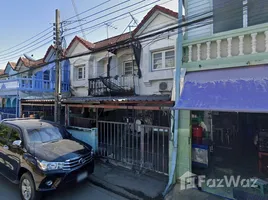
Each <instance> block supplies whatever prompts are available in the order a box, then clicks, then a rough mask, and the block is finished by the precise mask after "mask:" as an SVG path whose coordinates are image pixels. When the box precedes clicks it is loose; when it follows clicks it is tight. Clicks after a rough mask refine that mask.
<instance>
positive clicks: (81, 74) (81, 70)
mask: <svg viewBox="0 0 268 200" xmlns="http://www.w3.org/2000/svg"><path fill="white" fill-rule="evenodd" d="M85 74H86V73H85V67H78V68H77V79H78V80H81V79H85Z"/></svg>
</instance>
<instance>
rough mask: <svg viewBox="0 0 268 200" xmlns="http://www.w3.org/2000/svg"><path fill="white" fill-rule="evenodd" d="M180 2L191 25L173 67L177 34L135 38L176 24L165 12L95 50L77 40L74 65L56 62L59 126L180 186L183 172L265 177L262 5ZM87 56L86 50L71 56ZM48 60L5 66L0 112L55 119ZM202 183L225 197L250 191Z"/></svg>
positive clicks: (267, 26) (49, 56)
mask: <svg viewBox="0 0 268 200" xmlns="http://www.w3.org/2000/svg"><path fill="white" fill-rule="evenodd" d="M183 2H184V9H185V18H184V19H185V22H184V23H186V24H185V25H187V27H185V29H184V33H183V37H184V39H183V42H182V44H181V45H182V46H183V51H182V52H183V59H182V61H179V62H178V61H176V56H175V55H176V52H177V51H176V50H177V35H178V31H176V30H174V31H167V32H164V33H163V34H161V35H158V36H157V37H153V38H150V39H148V38H147V39H140V40H139V38H141V37H143V38H145V37H144V36H146V35H149V34H152V33H154V32H157V31H160V30H165V29H168V28H171V27H174V26H177V24H178V18H177V15H178V13H176V12H173V11H171V10H168V9H166V8H164V7H161V6H155V7H154V8H153V9H152V10H151V11H149V12H148V13H147V15H146V16H145V17H144V18H143V20H142V21H141V22H140V23H139V24H138V26H137V27H136V28H135V29H134V30H133V31H131V32H129V33H124V34H122V35H117V36H115V37H111V38H108V39H106V40H102V41H99V42H95V43H91V42H89V41H85V40H84V39H82V38H80V37H78V36H76V37H75V38H73V40H72V42H71V43H70V44H69V46H68V48H67V49H66V50H65V52H64V55H63V56H66V58H67V57H73V58H72V59H69V60H65V61H63V62H62V63H61V66H62V96H63V98H62V118H63V122H62V123H65V124H66V125H68V126H76V127H83V128H88V129H90V128H95V127H96V128H98V145H99V153H100V155H101V156H104V157H106V158H110V159H111V160H113V161H116V162H120V163H123V164H124V165H130V166H132V167H134V168H135V169H137V170H150V171H154V172H157V173H162V174H165V175H168V174H169V173H170V172H172V170H171V169H172V167H173V165H174V164H175V166H176V168H175V180H178V181H182V180H181V179H182V178H186V177H185V173H186V174H187V172H193V173H195V174H201V175H206V178H208V179H215V178H216V179H221V178H223V176H224V175H226V176H227V177H231V176H235V177H237V176H240V177H243V178H249V177H257V178H260V179H261V178H263V177H265V174H267V173H268V171H267V164H265V163H266V160H267V155H268V153H267V152H268V146H267V142H265V141H266V140H267V139H268V131H267V130H268V126H267V121H268V116H267V114H265V113H267V112H268V106H267V105H268V104H267V98H268V96H267V91H268V82H267V81H268V78H267V77H268V67H267V63H268V60H267V57H268V18H267V17H266V16H267V12H266V9H264V8H267V7H268V2H267V1H264V0H225V1H221V0H202V1H200V0H185V1H183ZM226 13H228V15H226ZM133 37H134V38H137V40H135V41H136V42H130V41H132V40H131V39H132V38H133ZM117 44H118V45H117ZM111 45H113V48H108V47H110V46H111ZM96 49H106V50H103V51H97V52H95V50H96ZM107 49H108V50H107ZM84 52H92V53H89V54H88V55H84V56H80V57H75V55H79V54H80V53H84ZM54 56H55V49H54V48H53V46H51V47H50V48H49V49H48V50H47V53H46V55H45V56H44V58H42V59H40V60H37V61H33V60H28V59H26V58H19V60H18V61H17V63H12V62H9V63H8V64H7V65H6V67H5V70H4V71H2V72H1V73H2V75H1V80H0V97H1V99H2V108H1V113H5V114H9V115H10V114H13V115H14V116H21V115H23V114H24V115H29V114H36V113H37V114H39V115H40V116H42V117H44V118H45V119H50V118H52V119H53V117H52V116H53V113H54V111H53V109H54V90H55V64H47V65H46V63H49V62H50V61H52V60H54V58H55V57H54ZM176 63H177V65H178V67H180V68H181V69H180V70H181V77H180V78H181V80H180V83H182V85H181V88H182V90H181V94H180V99H179V101H177V102H176V103H175V108H176V109H179V110H180V112H179V119H177V120H178V127H179V129H178V132H177V131H174V130H173V123H174V117H173V116H174V115H173V114H172V113H173V112H172V111H171V110H172V108H173V107H174V101H172V100H173V99H171V96H172V91H173V90H174V89H175V88H174V84H173V82H174V75H175V74H174V70H175V66H176ZM40 66H43V67H40ZM21 72H25V73H21ZM177 78H178V77H177ZM2 116H4V114H3V115H2ZM175 134H178V135H177V136H178V137H175V136H176V135H175ZM176 138H178V141H177V143H178V145H176V142H174V139H176ZM174 144H175V146H174ZM173 151H175V153H172V152H173ZM171 174H172V173H171ZM172 178H173V177H172ZM202 183H204V184H203V185H201V187H202V189H204V190H206V191H208V192H213V193H217V194H219V195H222V196H225V197H229V198H233V197H234V196H235V195H237V194H242V193H246V192H250V191H249V190H246V191H245V190H240V189H239V188H237V187H233V186H231V187H229V188H228V189H226V190H218V189H217V188H215V187H208V185H207V184H206V182H204V181H203V182H202Z"/></svg>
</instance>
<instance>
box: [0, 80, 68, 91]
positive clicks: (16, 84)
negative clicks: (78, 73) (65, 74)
mask: <svg viewBox="0 0 268 200" xmlns="http://www.w3.org/2000/svg"><path fill="white" fill-rule="evenodd" d="M12 89H17V90H23V91H43V92H53V91H54V90H55V81H46V80H42V79H32V78H18V79H10V80H0V91H4V90H12ZM62 91H63V92H67V91H69V83H62Z"/></svg>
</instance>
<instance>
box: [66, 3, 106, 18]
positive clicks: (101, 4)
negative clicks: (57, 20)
mask: <svg viewBox="0 0 268 200" xmlns="http://www.w3.org/2000/svg"><path fill="white" fill-rule="evenodd" d="M110 1H111V0H107V1H105V2H103V3H100V4H98V5H96V6H94V7H92V8H90V9H87V10H85V11H83V12H81V13H78V14H77V15H78V16H79V15H82V14H85V13H87V12H89V11H91V10H94V9H95V8H98V7H100V6H103V5H105V4H107V3H108V2H110ZM77 15H75V16H72V17H69V18H68V19H66V20H64V21H69V20H70V19H73V18H75V17H77Z"/></svg>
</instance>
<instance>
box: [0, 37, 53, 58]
mask: <svg viewBox="0 0 268 200" xmlns="http://www.w3.org/2000/svg"><path fill="white" fill-rule="evenodd" d="M52 37H53V36H52V35H49V36H48V37H46V38H44V39H43V40H41V41H36V42H35V43H33V44H31V45H30V46H28V47H27V48H22V49H20V52H18V53H16V51H15V52H14V53H11V54H9V55H8V56H4V57H0V60H1V61H2V60H9V59H11V57H12V56H15V55H20V54H21V52H23V51H26V50H28V49H30V48H32V47H35V46H36V45H39V44H40V43H41V42H44V41H46V40H48V39H50V41H51V38H52ZM24 53H25V52H24Z"/></svg>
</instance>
